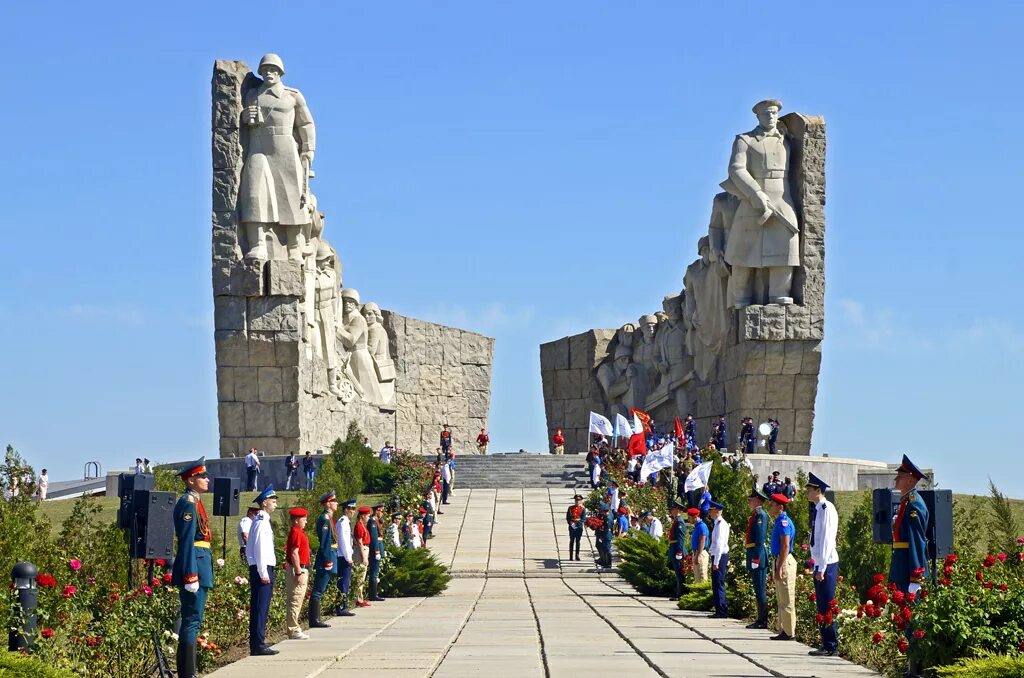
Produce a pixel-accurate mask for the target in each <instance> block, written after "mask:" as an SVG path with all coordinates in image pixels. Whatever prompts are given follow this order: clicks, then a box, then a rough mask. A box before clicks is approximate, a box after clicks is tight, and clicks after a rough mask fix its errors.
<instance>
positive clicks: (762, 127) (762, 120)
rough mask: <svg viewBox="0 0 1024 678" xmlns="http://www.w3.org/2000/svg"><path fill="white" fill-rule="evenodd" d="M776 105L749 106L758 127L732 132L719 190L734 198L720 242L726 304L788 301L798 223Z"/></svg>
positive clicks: (796, 257)
mask: <svg viewBox="0 0 1024 678" xmlns="http://www.w3.org/2000/svg"><path fill="white" fill-rule="evenodd" d="M781 108H782V103H781V102H779V101H778V100H777V99H765V100H764V101H759V102H758V103H757V104H755V105H754V108H753V111H754V114H755V115H757V122H758V126H757V127H756V128H755V129H754V130H752V131H750V132H747V133H745V134H738V135H737V136H736V141H735V142H734V143H733V146H732V157H731V159H730V160H729V178H728V179H726V180H725V181H724V182H722V188H724V189H725V190H726V191H727V192H728V193H730V194H731V195H733V196H735V197H736V198H738V199H739V207H738V208H737V210H736V215H735V217H734V219H733V221H732V224H731V226H730V227H729V229H728V232H727V233H726V245H725V261H726V263H728V264H729V265H730V266H731V267H732V280H731V281H730V289H731V290H732V292H733V298H732V299H731V300H730V303H731V305H732V306H734V307H735V308H743V307H745V306H749V305H751V304H762V303H766V302H767V303H770V304H792V303H793V291H792V290H793V269H794V268H795V267H796V266H799V265H800V227H799V223H798V221H797V216H796V209H795V206H794V203H793V195H792V191H791V188H790V181H789V179H790V177H789V158H790V148H789V142H788V140H787V139H786V133H785V127H784V126H781V125H780V124H779V110H780V109H781ZM758 269H761V270H758ZM766 277H767V280H765V278H766ZM765 282H767V295H765V294H764V289H763V288H764V283H765Z"/></svg>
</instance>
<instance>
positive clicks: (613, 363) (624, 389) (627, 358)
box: [596, 323, 643, 415]
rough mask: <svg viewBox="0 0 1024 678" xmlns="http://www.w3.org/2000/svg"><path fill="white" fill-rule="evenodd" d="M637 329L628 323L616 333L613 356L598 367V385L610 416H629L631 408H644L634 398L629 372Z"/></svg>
mask: <svg viewBox="0 0 1024 678" xmlns="http://www.w3.org/2000/svg"><path fill="white" fill-rule="evenodd" d="M635 331H636V328H635V327H634V326H633V324H632V323H626V324H625V325H623V326H622V327H620V328H619V330H618V331H617V332H616V333H615V340H614V342H613V344H612V346H614V349H613V353H612V356H611V357H610V358H606V359H605V360H604V361H603V362H602V363H601V364H600V365H598V367H597V373H596V378H597V383H598V384H600V386H601V389H602V390H603V391H604V400H605V403H607V405H608V411H609V413H610V414H613V415H614V414H619V413H622V414H627V413H628V412H629V409H630V408H631V407H643V405H642V404H640V403H639V402H635V401H634V400H633V397H632V391H631V388H630V380H629V375H628V374H627V371H628V370H629V367H630V364H631V363H632V360H633V338H634V334H635Z"/></svg>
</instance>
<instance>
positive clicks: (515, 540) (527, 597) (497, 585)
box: [210, 489, 877, 678]
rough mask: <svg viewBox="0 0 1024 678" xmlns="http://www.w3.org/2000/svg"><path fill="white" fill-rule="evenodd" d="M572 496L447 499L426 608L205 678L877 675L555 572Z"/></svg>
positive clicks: (586, 576) (373, 610) (473, 494)
mask: <svg viewBox="0 0 1024 678" xmlns="http://www.w3.org/2000/svg"><path fill="white" fill-rule="evenodd" d="M572 494H573V491H572V490H563V489H551V490H548V489H541V490H533V489H525V490H518V489H516V490H504V489H503V490H458V493H457V494H456V495H455V496H453V497H452V498H451V501H452V503H451V504H450V505H449V506H445V507H444V509H445V514H444V515H443V516H440V517H439V524H438V526H437V528H436V534H437V536H436V537H435V538H434V539H431V540H430V546H431V548H432V549H433V550H434V552H435V553H436V554H437V555H438V557H439V558H440V559H441V560H442V561H444V562H446V563H448V564H449V565H450V566H451V568H452V571H453V573H454V574H455V579H453V580H452V582H451V584H450V586H449V587H448V590H447V591H445V593H444V594H443V595H441V596H436V597H433V598H402V599H398V598H396V599H390V600H387V601H385V602H383V603H376V604H374V605H373V606H372V607H369V608H364V609H362V610H359V611H358V612H357V616H356V617H353V618H349V619H346V620H341V619H338V618H334V619H331V620H328V621H329V623H331V624H332V628H330V629H312V630H311V631H310V635H311V636H312V638H311V639H310V640H303V641H293V640H289V641H284V642H282V643H280V644H278V645H276V646H275V647H276V648H277V649H279V650H280V651H281V653H280V654H279V655H276V656H274V657H247V658H245V659H242V660H240V661H238V662H235V663H234V664H231V665H229V666H227V667H224V668H222V669H220V670H218V671H216V672H214V673H212V674H210V675H212V676H215V677H216V678H242V677H245V678H249V677H250V676H253V675H268V676H274V678H313V677H314V676H324V677H326V678H342V676H350V675H352V673H351V672H352V671H360V672H363V673H364V675H366V676H369V677H373V678H378V677H380V678H399V677H401V678H413V677H415V678H424V677H428V676H429V677H437V678H442V677H453V676H488V677H489V678H499V677H502V676H515V677H516V678H519V677H523V678H526V677H532V676H538V677H548V676H554V677H560V676H566V677H570V678H579V677H580V676H581V675H586V676H630V678H632V677H634V676H694V677H703V676H709V677H710V676H717V677H720V678H726V677H729V678H740V677H748V676H749V677H755V676H800V677H804V676H821V677H822V678H854V677H857V678H861V677H864V678H866V677H868V676H876V675H877V674H875V673H872V672H871V671H868V670H867V669H864V668H861V667H859V666H857V665H855V664H851V663H850V662H847V661H845V660H842V659H839V658H837V657H826V658H814V657H809V656H808V655H807V651H808V649H809V648H808V647H807V646H805V645H801V644H799V643H795V642H773V641H770V640H768V635H769V634H768V633H767V632H765V631H751V630H747V629H746V628H744V626H743V624H742V623H740V622H738V621H735V620H725V619H709V618H708V615H707V614H706V613H697V612H687V611H683V610H679V609H677V608H676V607H675V603H674V602H673V601H670V600H667V599H662V598H653V597H649V596H640V595H637V594H636V592H635V591H634V590H633V588H632V587H631V586H629V585H628V584H627V583H626V582H624V581H623V580H622V579H620V578H619V577H618V576H617V575H615V574H613V573H611V572H603V573H599V572H597V571H596V570H595V568H594V564H593V557H592V555H591V552H592V544H590V543H589V542H588V541H587V540H589V534H588V535H587V536H585V537H584V544H583V549H581V555H582V554H583V552H586V555H582V557H583V558H584V560H583V561H581V562H575V561H565V562H563V561H562V555H563V554H564V551H563V549H565V548H566V547H567V546H568V540H567V537H566V535H565V523H564V515H565V508H566V506H568V505H569V503H570V498H571V496H572Z"/></svg>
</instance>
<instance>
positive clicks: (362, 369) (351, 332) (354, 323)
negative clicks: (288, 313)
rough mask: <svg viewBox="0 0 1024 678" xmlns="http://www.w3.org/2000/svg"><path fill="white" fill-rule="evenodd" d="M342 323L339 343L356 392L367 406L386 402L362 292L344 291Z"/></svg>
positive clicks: (340, 324) (347, 372) (339, 330)
mask: <svg viewBox="0 0 1024 678" xmlns="http://www.w3.org/2000/svg"><path fill="white" fill-rule="evenodd" d="M341 308H342V316H341V322H340V323H339V324H338V343H339V347H338V348H339V349H340V350H341V351H342V355H344V356H346V357H347V360H346V362H347V364H348V365H347V367H346V374H348V375H349V376H350V378H351V380H352V382H353V386H355V389H356V392H357V393H358V394H359V395H360V396H361V397H362V399H363V400H365V401H366V402H368V403H371V404H375V405H379V404H382V403H383V396H382V395H381V392H380V382H379V381H378V380H377V369H376V368H375V367H374V366H373V356H372V355H371V354H370V348H369V330H368V328H367V325H366V318H364V317H363V314H362V313H361V312H360V305H359V291H358V290H356V289H353V288H351V287H346V288H345V289H343V290H342V291H341Z"/></svg>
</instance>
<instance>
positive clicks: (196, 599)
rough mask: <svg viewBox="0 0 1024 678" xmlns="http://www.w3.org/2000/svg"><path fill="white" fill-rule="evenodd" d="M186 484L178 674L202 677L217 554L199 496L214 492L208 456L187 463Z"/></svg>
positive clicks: (180, 514)
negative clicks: (200, 651)
mask: <svg viewBox="0 0 1024 678" xmlns="http://www.w3.org/2000/svg"><path fill="white" fill-rule="evenodd" d="M178 475H179V476H180V477H181V479H182V480H184V481H185V493H184V494H182V495H181V497H180V498H179V499H178V503H177V504H175V505H174V514H173V515H174V533H175V535H176V536H177V537H178V547H177V549H176V550H175V556H174V565H173V567H172V568H171V582H172V583H173V584H174V585H175V586H177V587H178V598H179V600H180V601H181V630H180V631H179V633H178V651H177V668H178V673H177V675H178V676H180V678H198V675H199V674H198V673H197V672H196V638H197V637H198V636H199V629H200V628H201V627H202V625H203V613H204V612H205V611H206V598H207V596H209V594H210V589H212V588H213V554H212V553H211V551H210V537H211V533H210V522H209V520H208V519H207V516H206V508H205V507H204V506H203V501H202V498H201V497H200V496H199V495H200V494H201V493H203V492H207V491H208V490H209V489H210V476H209V475H207V473H206V457H201V458H199V459H197V460H196V461H194V462H192V463H191V464H186V465H185V467H184V468H182V469H181V470H180V471H178Z"/></svg>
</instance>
